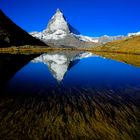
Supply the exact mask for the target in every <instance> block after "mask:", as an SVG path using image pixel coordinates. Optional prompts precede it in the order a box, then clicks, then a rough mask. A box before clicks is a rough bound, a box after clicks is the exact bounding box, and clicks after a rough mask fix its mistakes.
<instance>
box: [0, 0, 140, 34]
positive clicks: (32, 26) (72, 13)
mask: <svg viewBox="0 0 140 140" xmlns="http://www.w3.org/2000/svg"><path fill="white" fill-rule="evenodd" d="M57 8H60V10H61V11H62V12H63V13H64V15H65V17H66V18H67V20H68V21H69V23H70V24H71V25H73V26H74V27H75V28H76V29H78V30H79V31H80V32H81V33H82V34H84V35H89V36H101V35H104V34H107V35H120V34H124V35H125V34H127V33H128V32H137V31H140V0H0V9H2V10H3V11H4V12H5V13H6V14H7V15H8V16H9V17H10V18H11V19H12V20H13V21H14V22H15V23H16V24H17V25H19V26H20V27H22V28H23V29H24V30H26V31H28V32H31V31H42V30H43V29H44V28H46V26H47V24H48V21H49V19H50V18H51V16H52V15H53V14H54V13H55V10H56V9H57Z"/></svg>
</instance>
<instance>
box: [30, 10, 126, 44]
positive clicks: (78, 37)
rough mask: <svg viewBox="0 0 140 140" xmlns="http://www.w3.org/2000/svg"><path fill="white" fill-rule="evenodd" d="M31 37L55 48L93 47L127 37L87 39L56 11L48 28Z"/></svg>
mask: <svg viewBox="0 0 140 140" xmlns="http://www.w3.org/2000/svg"><path fill="white" fill-rule="evenodd" d="M30 34H31V35H32V36H33V37H36V38H38V39H40V40H41V41H43V42H45V43H46V44H47V43H49V44H53V45H55V46H65V47H66V46H72V47H75V46H76V47H93V46H97V45H99V44H105V43H107V42H111V41H113V40H121V39H124V38H126V37H127V36H124V35H119V36H107V35H104V36H101V37H89V36H84V35H82V34H80V32H79V31H78V30H77V29H75V28H74V27H72V26H71V25H70V24H69V23H68V21H67V20H66V18H65V16H64V14H63V13H62V12H61V11H60V10H59V9H57V10H56V12H55V14H54V15H53V16H52V18H51V19H50V21H49V23H48V26H47V27H46V29H44V30H43V31H42V32H37V31H35V32H31V33H30Z"/></svg>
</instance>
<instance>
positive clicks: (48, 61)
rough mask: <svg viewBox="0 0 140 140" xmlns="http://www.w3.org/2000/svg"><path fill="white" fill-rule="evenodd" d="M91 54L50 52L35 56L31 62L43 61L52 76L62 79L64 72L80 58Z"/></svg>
mask: <svg viewBox="0 0 140 140" xmlns="http://www.w3.org/2000/svg"><path fill="white" fill-rule="evenodd" d="M89 56H92V53H89V52H61V53H60V52H50V53H47V54H43V55H41V56H39V57H37V58H35V59H34V60H33V61H32V62H34V63H38V62H41V63H44V64H45V65H47V66H48V68H49V70H50V71H51V73H52V75H53V76H54V78H56V79H57V80H58V81H62V80H63V78H64V75H65V74H66V72H67V71H68V70H69V69H70V68H72V67H73V66H74V65H75V64H77V63H78V62H79V60H80V59H82V58H86V57H89Z"/></svg>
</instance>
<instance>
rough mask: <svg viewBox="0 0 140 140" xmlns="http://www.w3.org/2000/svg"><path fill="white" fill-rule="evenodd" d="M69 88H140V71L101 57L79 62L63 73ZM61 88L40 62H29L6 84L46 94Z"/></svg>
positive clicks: (63, 81)
mask: <svg viewBox="0 0 140 140" xmlns="http://www.w3.org/2000/svg"><path fill="white" fill-rule="evenodd" d="M61 84H63V86H68V87H74V86H79V87H83V88H84V87H94V88H106V87H108V86H111V87H115V88H117V87H125V86H129V85H130V86H138V85H140V68H136V67H133V66H130V65H127V64H124V63H121V62H117V61H114V60H109V59H103V58H101V57H89V58H85V59H81V60H80V61H78V62H77V63H75V64H74V65H72V67H71V68H70V70H69V71H67V72H66V74H65V76H64V79H63V80H62V81H61ZM55 85H57V86H58V85H60V82H57V80H56V79H55V78H54V77H53V76H52V73H51V72H50V70H49V68H48V66H47V65H46V64H44V63H42V62H37V63H33V62H30V63H29V64H27V65H26V66H25V67H23V68H22V69H21V70H20V71H19V72H17V73H16V74H15V76H14V77H13V78H12V79H11V80H10V81H9V87H12V88H16V90H17V89H20V90H21V89H22V90H23V91H24V90H25V91H26V89H27V91H28V90H30V89H32V90H40V89H41V90H45V89H47V88H49V87H53V86H55Z"/></svg>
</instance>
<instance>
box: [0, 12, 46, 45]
mask: <svg viewBox="0 0 140 140" xmlns="http://www.w3.org/2000/svg"><path fill="white" fill-rule="evenodd" d="M21 45H40V46H46V44H45V43H43V42H41V41H40V40H38V39H36V38H34V37H32V36H31V35H29V34H28V33H27V32H26V31H24V30H23V29H21V28H20V27H19V26H17V25H16V24H15V23H14V22H13V21H12V20H10V19H9V18H8V17H7V16H6V15H5V14H4V13H3V12H2V10H0V47H10V46H21Z"/></svg>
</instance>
